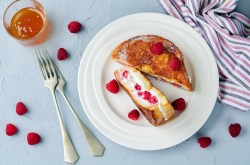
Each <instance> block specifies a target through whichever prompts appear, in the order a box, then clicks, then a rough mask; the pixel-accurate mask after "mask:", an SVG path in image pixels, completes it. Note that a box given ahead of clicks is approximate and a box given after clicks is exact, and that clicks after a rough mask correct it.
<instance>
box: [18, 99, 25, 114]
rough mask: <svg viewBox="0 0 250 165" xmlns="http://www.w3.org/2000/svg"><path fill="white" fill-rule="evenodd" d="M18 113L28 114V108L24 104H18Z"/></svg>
mask: <svg viewBox="0 0 250 165" xmlns="http://www.w3.org/2000/svg"><path fill="white" fill-rule="evenodd" d="M16 113H17V114H18V115H24V114H25V113H27V108H26V106H25V105H24V104H23V103H22V102H18V103H17V104H16Z"/></svg>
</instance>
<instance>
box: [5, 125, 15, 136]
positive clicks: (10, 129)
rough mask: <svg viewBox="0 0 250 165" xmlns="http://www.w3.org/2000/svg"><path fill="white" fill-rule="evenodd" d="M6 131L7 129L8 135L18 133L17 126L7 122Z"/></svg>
mask: <svg viewBox="0 0 250 165" xmlns="http://www.w3.org/2000/svg"><path fill="white" fill-rule="evenodd" d="M5 131H6V135H8V136H12V135H15V134H16V133H17V127H16V126H15V125H13V124H7V125H6V129H5Z"/></svg>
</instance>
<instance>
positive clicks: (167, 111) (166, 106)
mask: <svg viewBox="0 0 250 165" xmlns="http://www.w3.org/2000/svg"><path fill="white" fill-rule="evenodd" d="M125 70H126V71H129V72H134V73H135V74H133V75H134V76H137V78H138V80H140V81H142V82H143V84H144V86H143V88H144V89H145V90H147V91H151V92H153V93H155V94H157V97H158V100H159V101H158V102H157V103H155V104H149V105H148V104H145V103H143V102H142V101H140V99H142V98H140V97H137V95H135V93H133V90H135V89H131V86H130V85H128V84H126V83H125V82H124V81H122V79H123V77H122V76H121V72H124V71H125ZM114 75H115V78H116V80H117V81H118V83H119V84H120V85H121V87H122V88H123V89H124V90H125V91H126V93H127V94H128V95H129V96H130V98H131V99H132V100H133V102H134V103H135V105H136V106H137V107H138V109H139V110H140V111H141V112H142V114H143V115H144V116H145V117H146V118H147V120H148V121H149V122H150V123H151V124H152V125H154V126H158V125H160V124H161V123H163V122H164V121H165V120H168V119H170V118H171V117H172V116H173V114H174V109H173V107H172V105H171V104H170V103H169V102H168V100H167V98H166V97H165V96H164V95H163V94H162V92H161V91H160V90H158V89H156V88H155V87H153V86H152V84H151V83H150V82H149V80H148V79H147V78H146V77H145V76H144V75H143V74H142V73H141V72H140V71H139V70H136V69H134V68H132V67H128V66H127V67H125V68H123V69H118V70H116V71H115V72H114ZM131 79H132V81H133V80H134V79H133V78H131ZM138 84H140V83H139V82H138ZM140 85H142V84H140ZM159 105H160V106H161V110H160V107H159ZM162 111H164V113H163V112H162Z"/></svg>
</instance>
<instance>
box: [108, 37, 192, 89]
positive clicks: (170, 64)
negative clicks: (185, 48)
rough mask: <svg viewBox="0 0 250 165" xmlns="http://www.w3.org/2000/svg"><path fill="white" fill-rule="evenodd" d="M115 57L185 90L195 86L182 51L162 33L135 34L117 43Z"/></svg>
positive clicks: (113, 57)
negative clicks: (161, 35) (191, 80)
mask: <svg viewBox="0 0 250 165" xmlns="http://www.w3.org/2000/svg"><path fill="white" fill-rule="evenodd" d="M112 59H113V60H114V61H116V62H119V63H121V64H124V65H127V66H131V67H134V68H136V69H138V70H140V71H142V72H144V73H146V74H148V75H150V76H153V77H155V78H157V79H160V80H163V81H165V82H168V83H171V84H173V85H175V86H178V87H180V88H183V89H185V90H188V91H191V90H192V86H191V83H190V80H189V77H188V74H187V71H186V68H185V65H184V59H183V55H182V53H181V51H180V50H179V49H178V48H177V47H176V46H175V45H174V43H173V42H171V41H169V40H167V39H165V38H162V37H160V36H155V35H142V36H137V37H133V38H131V39H129V40H127V41H125V42H123V43H121V44H120V45H119V46H117V47H116V49H115V50H114V51H113V53H112Z"/></svg>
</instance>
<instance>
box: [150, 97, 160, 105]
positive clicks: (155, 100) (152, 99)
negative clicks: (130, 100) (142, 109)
mask: <svg viewBox="0 0 250 165" xmlns="http://www.w3.org/2000/svg"><path fill="white" fill-rule="evenodd" d="M148 101H149V102H150V103H152V104H155V103H157V102H158V99H157V98H156V96H153V97H151V98H149V100H148Z"/></svg>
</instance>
